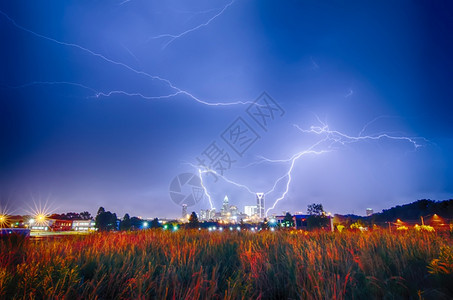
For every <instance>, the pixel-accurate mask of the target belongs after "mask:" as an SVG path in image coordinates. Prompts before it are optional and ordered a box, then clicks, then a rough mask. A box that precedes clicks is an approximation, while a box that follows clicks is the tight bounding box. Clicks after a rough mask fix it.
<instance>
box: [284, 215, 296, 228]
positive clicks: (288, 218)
mask: <svg viewBox="0 0 453 300" xmlns="http://www.w3.org/2000/svg"><path fill="white" fill-rule="evenodd" d="M282 226H283V227H294V220H293V216H292V215H291V214H290V213H289V212H287V213H286V215H285V218H284V219H283V222H282Z"/></svg>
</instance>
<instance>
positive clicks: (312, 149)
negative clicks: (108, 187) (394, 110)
mask: <svg viewBox="0 0 453 300" xmlns="http://www.w3.org/2000/svg"><path fill="white" fill-rule="evenodd" d="M383 117H385V116H381V117H378V118H376V119H374V120H372V121H371V122H368V123H367V124H366V125H365V126H364V127H363V128H362V130H361V131H360V133H359V135H358V136H351V135H348V134H346V133H343V132H340V131H338V130H332V129H330V128H329V126H328V125H327V124H326V123H325V122H322V121H321V120H320V119H319V118H317V119H318V121H319V122H320V123H321V125H320V126H311V127H310V128H309V129H302V128H301V127H300V126H298V125H294V127H295V128H297V129H298V130H299V131H300V132H302V133H307V134H314V135H317V136H321V137H322V138H321V139H319V140H318V141H317V142H316V143H314V144H313V145H311V146H309V147H308V148H306V149H305V150H303V151H300V152H297V153H296V154H294V155H292V156H291V157H290V158H286V159H269V158H265V157H261V158H260V160H259V161H256V162H253V163H251V164H248V165H247V167H249V166H252V165H258V164H262V163H273V164H288V165H289V166H288V169H287V171H286V172H285V173H284V174H283V175H282V176H280V177H278V178H276V180H275V181H274V184H273V185H272V187H271V188H270V189H269V190H268V191H267V192H265V193H264V194H265V195H266V198H267V199H269V198H268V196H270V195H271V194H272V193H274V192H276V190H277V187H278V186H279V184H281V182H282V181H284V180H286V182H285V184H284V188H283V191H282V192H281V193H280V194H279V196H278V197H277V198H276V199H275V200H274V202H273V204H272V206H270V207H269V208H268V209H267V210H266V213H265V215H266V216H267V215H268V213H269V211H271V210H273V209H275V207H276V205H277V204H278V203H279V202H280V201H282V200H283V199H285V198H286V196H287V195H288V192H289V189H290V186H291V183H292V174H293V171H294V169H295V166H296V162H297V161H298V160H299V159H300V158H302V157H305V156H309V155H321V154H325V153H329V152H332V151H334V150H336V148H334V147H333V146H334V145H335V144H339V145H342V146H344V145H346V144H351V143H357V142H361V141H366V140H370V141H378V140H382V139H389V140H395V141H402V142H407V143H409V144H410V145H412V146H413V147H414V149H417V148H419V147H421V146H422V145H423V144H422V142H429V141H428V140H426V139H425V138H422V137H408V136H396V135H391V134H389V133H380V134H377V135H363V133H364V132H365V130H366V128H367V127H368V126H369V125H370V124H371V123H373V122H375V121H376V120H378V119H379V118H383ZM191 165H192V164H191ZM192 166H193V167H194V168H197V167H196V166H195V165H192ZM198 173H199V175H200V177H202V175H203V174H209V173H212V174H214V175H216V176H217V177H220V178H221V179H223V180H224V181H225V182H226V183H229V184H232V185H234V186H236V187H238V188H241V189H245V190H246V191H247V192H249V193H250V194H252V195H256V192H255V191H254V190H253V189H252V188H250V187H248V186H247V185H245V184H242V183H238V182H235V181H233V180H231V179H228V178H226V177H225V176H223V175H221V174H218V173H217V172H216V171H215V170H211V169H206V170H203V171H202V170H200V169H198ZM203 188H204V190H205V193H206V195H208V198H209V202H210V204H211V208H212V199H211V197H210V196H209V193H208V191H207V187H206V186H205V185H203Z"/></svg>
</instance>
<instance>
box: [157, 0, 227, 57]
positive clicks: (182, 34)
mask: <svg viewBox="0 0 453 300" xmlns="http://www.w3.org/2000/svg"><path fill="white" fill-rule="evenodd" d="M234 1H235V0H232V1H230V2H229V3H228V4H227V5H225V6H224V7H223V8H222V10H220V12H218V13H217V14H215V15H214V16H213V17H211V18H210V19H209V20H207V21H206V22H204V23H202V24H200V25H197V26H195V27H193V28H191V29H188V30H186V31H183V32H181V33H179V34H169V33H164V34H160V35H157V36H153V37H151V38H150V40H151V39H161V38H169V40H168V41H167V42H166V43H165V44H164V46H163V48H164V49H165V48H166V47H167V46H168V45H170V44H171V43H172V42H173V41H175V40H176V39H179V38H180V37H182V36H185V35H186V34H189V33H191V32H194V31H196V30H198V29H200V28H203V27H205V26H208V25H209V24H210V23H211V22H212V21H214V20H215V19H217V18H218V17H219V16H220V15H222V14H223V13H224V12H225V10H227V9H228V7H230V6H231V5H232V4H233V3H234Z"/></svg>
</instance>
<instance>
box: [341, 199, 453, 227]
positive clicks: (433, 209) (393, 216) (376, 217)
mask: <svg viewBox="0 0 453 300" xmlns="http://www.w3.org/2000/svg"><path fill="white" fill-rule="evenodd" d="M434 214H437V215H438V216H440V217H441V218H444V219H447V220H453V199H450V200H444V201H435V200H429V199H423V200H418V201H415V202H412V203H409V204H404V205H398V206H395V207H392V208H390V209H384V210H383V211H382V212H381V213H375V214H373V215H371V216H368V217H362V216H357V215H335V217H336V218H337V219H338V220H339V221H340V222H344V221H346V220H349V221H351V222H355V221H357V220H362V221H364V222H366V223H384V222H395V221H396V220H397V219H401V220H403V221H418V220H420V217H430V216H432V215H434ZM447 220H446V221H447Z"/></svg>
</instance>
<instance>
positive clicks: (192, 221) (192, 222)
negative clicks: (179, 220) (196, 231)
mask: <svg viewBox="0 0 453 300" xmlns="http://www.w3.org/2000/svg"><path fill="white" fill-rule="evenodd" d="M199 225H200V222H199V221H198V216H197V214H196V213H195V212H194V211H193V212H192V213H191V214H190V217H189V228H198V226H199Z"/></svg>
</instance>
